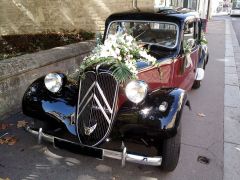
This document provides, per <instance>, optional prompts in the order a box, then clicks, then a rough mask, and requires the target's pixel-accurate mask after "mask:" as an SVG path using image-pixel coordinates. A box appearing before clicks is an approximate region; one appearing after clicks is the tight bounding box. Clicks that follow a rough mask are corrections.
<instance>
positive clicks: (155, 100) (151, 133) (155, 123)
mask: <svg viewBox="0 0 240 180" xmlns="http://www.w3.org/2000/svg"><path fill="white" fill-rule="evenodd" d="M163 101H165V102H167V103H168V107H167V110H166V111H165V112H161V111H160V110H159V106H160V104H161V103H162V102H163ZM186 102H187V94H186V91H184V90H182V89H179V88H175V89H158V90H155V91H153V92H151V93H149V94H148V95H147V97H146V99H145V100H144V102H142V103H141V104H139V105H134V104H133V103H131V102H129V101H127V102H126V103H125V104H124V105H123V106H122V107H121V108H120V109H119V111H118V113H117V117H116V121H115V124H114V127H113V133H112V136H116V133H118V136H121V137H122V138H124V139H128V138H133V137H135V139H141V138H142V139H144V140H146V141H147V140H150V141H152V140H153V139H154V140H156V141H159V139H165V138H170V137H173V136H175V135H176V133H177V130H178V127H179V123H180V119H181V114H182V110H183V107H184V105H185V104H186Z"/></svg>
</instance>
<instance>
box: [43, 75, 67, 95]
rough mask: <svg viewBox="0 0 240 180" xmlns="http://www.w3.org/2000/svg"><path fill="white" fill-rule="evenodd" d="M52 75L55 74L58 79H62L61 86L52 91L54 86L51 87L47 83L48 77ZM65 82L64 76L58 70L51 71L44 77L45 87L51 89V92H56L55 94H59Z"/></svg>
mask: <svg viewBox="0 0 240 180" xmlns="http://www.w3.org/2000/svg"><path fill="white" fill-rule="evenodd" d="M50 75H53V76H55V77H57V79H58V80H59V81H60V86H59V88H57V90H56V91H52V90H51V89H52V88H49V87H48V86H47V85H46V78H47V77H48V76H50ZM63 83H64V77H63V76H62V74H61V73H57V72H51V73H48V74H47V75H46V76H45V77H44V86H45V88H46V89H47V90H48V91H50V92H51V93H54V94H57V93H59V92H60V91H61V90H62V87H63Z"/></svg>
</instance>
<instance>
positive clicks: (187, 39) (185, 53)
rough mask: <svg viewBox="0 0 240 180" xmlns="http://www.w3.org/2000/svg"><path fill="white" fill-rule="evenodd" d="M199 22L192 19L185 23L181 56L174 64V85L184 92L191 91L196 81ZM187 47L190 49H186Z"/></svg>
mask: <svg viewBox="0 0 240 180" xmlns="http://www.w3.org/2000/svg"><path fill="white" fill-rule="evenodd" d="M198 36H199V31H198V21H197V19H195V18H194V19H191V20H188V21H186V22H185V24H184V30H183V34H182V40H181V48H182V50H181V54H180V55H179V57H178V58H176V60H175V62H174V77H173V84H174V86H176V87H180V88H182V89H184V90H190V89H191V87H192V85H193V82H194V80H195V72H196V66H197V61H198V57H199V44H198V43H199V41H198V38H199V37H198ZM186 45H187V46H188V48H186Z"/></svg>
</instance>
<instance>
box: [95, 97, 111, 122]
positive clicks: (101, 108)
mask: <svg viewBox="0 0 240 180" xmlns="http://www.w3.org/2000/svg"><path fill="white" fill-rule="evenodd" d="M93 97H94V99H95V101H96V103H97V104H98V106H99V108H100V110H101V111H102V113H103V115H104V117H105V119H106V120H107V122H108V124H109V125H110V123H111V120H110V119H109V117H108V115H107V114H106V112H105V111H104V109H103V107H102V105H101V103H100V101H99V100H98V98H97V96H96V95H95V94H94V95H93Z"/></svg>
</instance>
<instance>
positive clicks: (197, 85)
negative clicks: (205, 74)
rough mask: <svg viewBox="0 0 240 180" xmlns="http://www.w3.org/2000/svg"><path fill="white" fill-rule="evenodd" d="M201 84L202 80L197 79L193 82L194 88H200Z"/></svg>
mask: <svg viewBox="0 0 240 180" xmlns="http://www.w3.org/2000/svg"><path fill="white" fill-rule="evenodd" d="M200 86H201V81H197V80H195V81H194V83H193V86H192V88H193V89H199V88H200Z"/></svg>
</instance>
